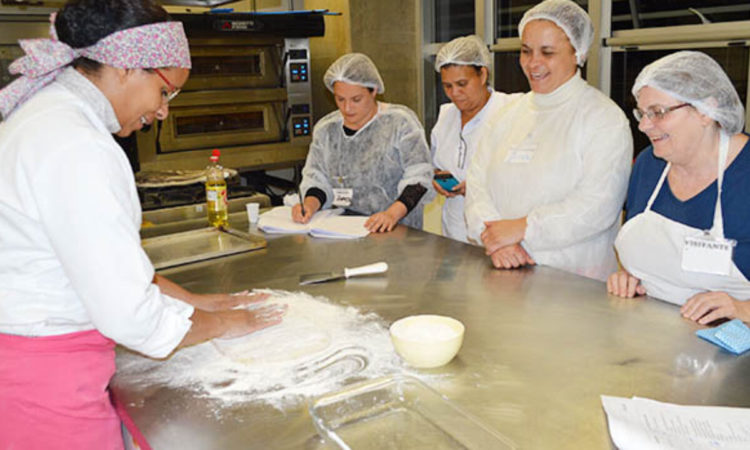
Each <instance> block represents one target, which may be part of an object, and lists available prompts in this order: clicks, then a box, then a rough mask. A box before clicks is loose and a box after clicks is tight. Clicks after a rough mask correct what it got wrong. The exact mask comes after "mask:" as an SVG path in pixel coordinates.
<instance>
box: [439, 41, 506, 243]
mask: <svg viewBox="0 0 750 450" xmlns="http://www.w3.org/2000/svg"><path fill="white" fill-rule="evenodd" d="M489 66H490V52H489V50H488V49H487V45H485V43H484V42H482V40H481V39H479V37H477V36H465V37H459V38H456V39H454V40H452V41H450V42H449V43H447V44H445V45H444V46H443V47H442V48H441V49H440V51H439V52H438V54H437V57H436V58H435V70H436V71H438V72H439V73H440V79H441V81H442V84H443V90H444V91H445V95H447V96H448V98H449V99H450V100H451V102H450V103H446V104H444V105H442V106H441V107H440V114H439V115H438V120H437V123H435V126H434V127H433V128H432V134H431V138H430V146H431V149H432V163H433V165H434V166H435V180H434V181H433V182H432V185H433V187H434V188H435V190H436V191H437V192H438V193H439V194H440V195H443V196H444V197H446V199H445V203H444V204H443V211H442V214H443V219H442V223H443V235H444V236H447V237H449V238H451V239H455V240H458V241H463V242H468V239H467V236H466V219H465V218H464V195H465V194H466V171H467V169H468V166H469V162H470V161H471V158H472V157H473V155H474V149H475V148H476V146H477V141H478V139H479V134H480V130H481V128H482V123H483V121H484V120H485V118H486V117H491V116H492V115H493V114H494V113H495V112H496V111H498V110H499V109H500V108H501V107H502V106H503V105H505V104H506V103H508V102H509V101H511V100H512V99H513V98H516V97H518V96H520V94H513V95H508V94H503V93H500V92H495V91H494V90H493V89H492V88H491V87H489V84H490V72H489Z"/></svg>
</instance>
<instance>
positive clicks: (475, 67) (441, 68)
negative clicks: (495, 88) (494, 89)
mask: <svg viewBox="0 0 750 450" xmlns="http://www.w3.org/2000/svg"><path fill="white" fill-rule="evenodd" d="M456 66H464V67H471V68H473V69H474V71H476V73H477V76H478V77H481V76H482V69H487V82H486V83H485V84H486V85H487V86H489V85H490V69H489V68H488V67H484V66H477V65H475V64H454V63H449V64H443V65H442V66H441V67H440V70H443V69H445V68H446V67H456Z"/></svg>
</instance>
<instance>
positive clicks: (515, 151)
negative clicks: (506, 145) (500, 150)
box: [505, 144, 536, 164]
mask: <svg viewBox="0 0 750 450" xmlns="http://www.w3.org/2000/svg"><path fill="white" fill-rule="evenodd" d="M534 150H536V145H528V144H527V145H523V146H518V147H513V148H511V149H510V150H508V154H507V155H505V162H507V163H510V164H528V163H529V162H531V160H532V159H534Z"/></svg>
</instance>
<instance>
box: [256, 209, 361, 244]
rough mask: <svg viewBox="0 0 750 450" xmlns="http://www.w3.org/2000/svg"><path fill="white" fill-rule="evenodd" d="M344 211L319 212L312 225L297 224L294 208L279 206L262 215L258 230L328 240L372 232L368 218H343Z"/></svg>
mask: <svg viewBox="0 0 750 450" xmlns="http://www.w3.org/2000/svg"><path fill="white" fill-rule="evenodd" d="M342 212H343V210H342V209H325V210H323V211H318V212H317V213H315V215H314V216H313V218H312V220H311V221H310V223H307V224H302V223H296V222H294V221H293V220H292V208H291V207H289V206H277V207H276V208H273V209H272V210H270V211H268V212H266V213H263V214H261V216H260V219H259V220H258V228H260V229H261V230H263V231H264V232H266V233H271V234H310V236H314V237H320V238H328V239H357V238H361V237H365V236H367V235H368V234H369V233H370V232H369V231H368V230H367V228H365V222H366V221H367V219H368V217H367V216H342V215H341V213H342Z"/></svg>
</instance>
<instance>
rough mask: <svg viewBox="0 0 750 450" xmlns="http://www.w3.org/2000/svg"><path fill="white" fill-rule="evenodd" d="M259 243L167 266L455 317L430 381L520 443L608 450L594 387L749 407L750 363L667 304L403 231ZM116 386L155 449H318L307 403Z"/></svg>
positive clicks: (181, 272)
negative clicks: (373, 267) (377, 267)
mask: <svg viewBox="0 0 750 450" xmlns="http://www.w3.org/2000/svg"><path fill="white" fill-rule="evenodd" d="M242 225H244V226H246V223H244V224H237V225H236V226H238V227H241V226H242ZM266 238H267V239H268V247H267V248H266V249H264V250H259V251H255V252H250V253H245V254H242V255H237V256H229V257H226V258H222V259H217V260H212V261H206V262H203V263H197V264H192V265H189V266H184V267H181V268H175V269H170V270H167V271H164V272H162V273H163V274H164V275H166V276H167V277H169V278H170V279H172V280H174V281H176V282H178V283H180V284H182V285H183V286H185V287H187V288H188V289H191V290H195V291H198V292H208V291H235V290H240V289H245V288H248V287H268V288H272V289H285V290H293V291H296V290H304V291H306V292H309V293H311V294H313V295H324V296H326V297H329V298H330V299H332V300H334V301H336V302H339V303H341V304H345V305H355V306H357V307H359V308H361V309H362V310H364V311H374V312H376V313H378V314H379V315H381V316H382V317H383V318H385V319H386V320H388V321H393V320H396V319H398V318H401V317H403V316H406V315H411V314H419V313H435V314H444V315H448V316H452V317H455V318H457V319H459V320H461V321H462V322H463V323H464V324H465V325H466V336H465V340H464V344H463V347H462V349H461V351H460V352H459V354H458V357H457V358H456V359H454V360H453V362H451V363H450V364H449V365H447V366H445V367H443V368H440V369H433V373H437V374H441V375H443V377H441V381H440V384H439V386H434V387H435V388H436V389H438V390H439V391H440V392H441V393H442V394H444V395H445V396H447V397H449V398H450V399H451V400H453V401H454V402H455V403H456V404H458V405H459V406H460V407H462V408H463V409H465V410H466V411H468V412H469V413H472V414H474V415H475V416H477V417H478V418H479V419H480V420H482V421H483V422H484V423H486V424H487V425H489V426H490V427H493V428H495V429H497V430H498V431H500V432H501V433H502V434H504V435H505V436H507V437H508V438H510V439H511V440H512V441H513V442H514V443H515V444H516V445H517V446H518V447H519V448H534V449H536V448H538V449H552V448H555V449H589V448H591V449H600V448H610V447H611V446H612V444H611V441H610V438H609V433H608V430H607V423H606V417H605V414H604V411H603V410H602V407H601V402H600V398H599V396H600V395H601V394H607V395H615V396H623V397H630V396H633V395H636V396H640V397H648V398H653V399H656V400H660V401H665V402H674V403H680V404H694V405H722V406H744V407H747V406H750V383H749V382H748V380H750V357H748V356H747V355H745V356H740V357H736V356H732V355H730V354H728V353H725V352H723V351H721V350H719V349H718V348H716V347H715V346H713V345H711V344H709V343H707V342H705V341H703V340H701V339H699V338H698V337H696V336H695V335H694V332H695V330H697V329H698V328H699V327H698V326H697V325H695V324H693V323H690V322H688V321H686V320H683V319H682V318H681V317H680V315H679V311H678V308H677V307H676V306H674V305H670V304H667V303H663V302H660V301H657V300H653V299H647V300H643V299H638V300H624V299H617V298H615V297H611V296H608V295H607V294H606V290H605V286H604V284H603V283H600V282H597V281H593V280H588V279H585V278H581V277H578V276H575V275H571V274H568V273H565V272H561V271H558V270H554V269H549V268H544V267H537V268H532V269H524V270H515V271H498V270H494V269H492V268H491V266H490V264H489V259H488V258H487V257H486V256H484V253H483V250H482V249H480V248H476V247H471V246H468V245H464V244H460V243H457V242H453V241H450V240H448V239H445V238H442V237H439V236H435V235H431V234H428V233H425V232H421V231H416V230H412V229H408V228H405V227H399V228H397V229H396V230H395V231H394V232H391V233H388V234H383V235H370V236H368V237H367V238H365V239H362V240H358V241H326V240H318V239H313V238H309V237H307V236H283V237H271V238H269V237H268V236H266ZM379 260H384V261H387V262H388V264H389V265H390V270H389V272H388V273H387V275H386V276H385V277H383V278H371V279H361V280H347V281H342V282H333V283H325V284H320V285H312V286H306V287H301V286H299V285H298V277H299V275H300V274H301V273H306V272H320V271H323V270H327V269H334V268H339V267H342V266H357V265H362V264H366V263H371V262H375V261H379ZM301 288H302V289H301ZM114 391H115V393H116V395H118V396H119V398H120V399H122V400H123V401H124V403H125V404H126V405H128V406H127V407H128V410H129V412H130V414H131V415H132V417H133V419H134V420H135V422H136V424H137V425H138V426H139V427H140V429H141V431H142V432H143V433H144V435H145V436H146V438H147V439H148V440H149V442H150V443H151V445H152V446H153V447H154V448H155V449H173V448H174V449H181V450H182V449H239V448H243V449H246V448H257V449H277V448H278V449H288V448H289V449H291V448H303V449H305V448H322V444H321V441H320V440H319V438H318V437H317V434H316V432H315V429H314V427H313V424H312V422H311V420H310V417H309V415H308V413H307V410H306V408H305V407H304V406H301V407H299V408H298V409H296V410H286V411H283V412H282V411H278V410H276V409H273V408H271V407H269V406H264V405H261V404H254V403H248V404H246V405H243V406H241V407H235V408H233V409H231V410H223V411H221V414H219V415H218V416H217V415H216V414H215V412H214V411H213V409H214V408H215V407H216V405H215V404H212V402H211V400H206V399H201V398H196V397H195V396H194V395H193V394H192V393H191V392H190V391H188V390H174V389H169V388H165V387H163V386H159V387H156V386H155V387H153V388H144V389H139V390H134V389H131V390H127V389H121V388H119V387H118V385H117V378H115V382H114Z"/></svg>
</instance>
